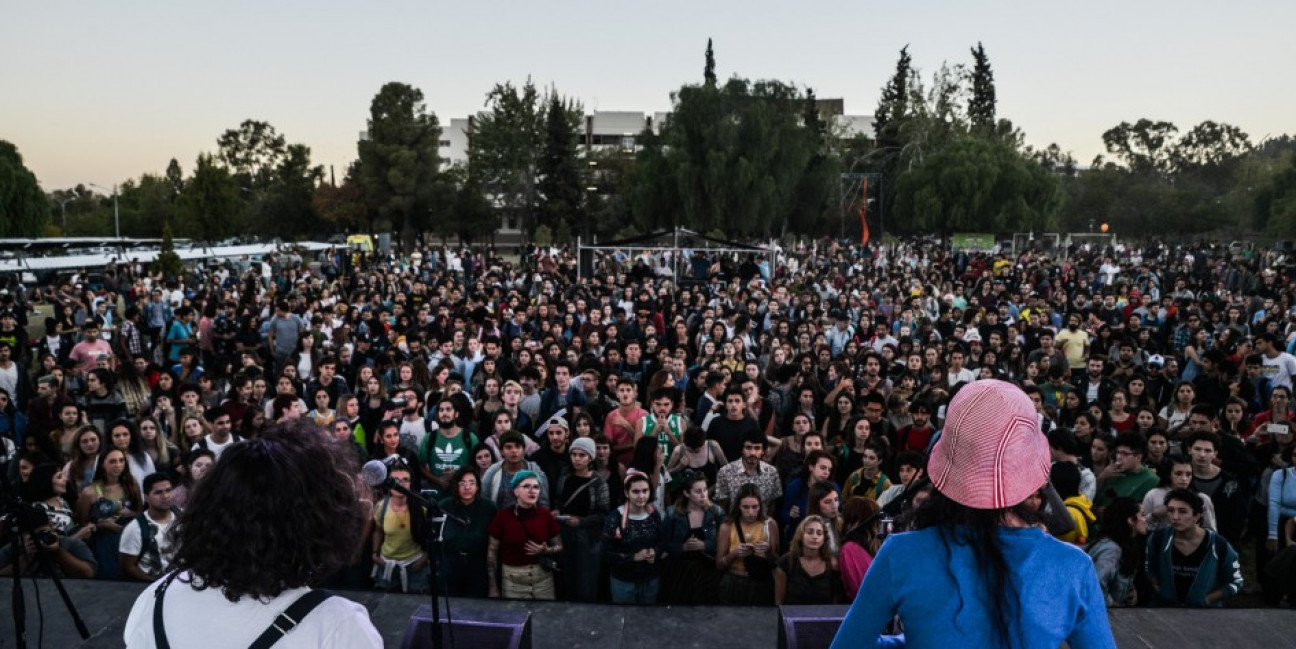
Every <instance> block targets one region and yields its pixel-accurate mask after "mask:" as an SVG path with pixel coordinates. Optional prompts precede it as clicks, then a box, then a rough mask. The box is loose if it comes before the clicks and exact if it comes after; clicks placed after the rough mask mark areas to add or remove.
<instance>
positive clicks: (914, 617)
mask: <svg viewBox="0 0 1296 649" xmlns="http://www.w3.org/2000/svg"><path fill="white" fill-rule="evenodd" d="M999 541H1000V547H1001V548H1002V550H1003V553H1004V559H1005V560H1006V562H1007V564H1008V565H1009V566H1010V567H1011V574H1012V575H1013V581H1014V582H1015V583H1016V584H1017V596H1016V597H1013V596H1012V595H1011V594H1009V595H1008V597H1007V600H1008V602H1007V607H1008V610H1007V611H1005V612H1004V613H1005V614H1004V616H1003V617H1004V619H1006V620H1007V621H1008V625H1009V626H1008V636H1009V638H1011V639H1013V641H1014V646H1018V647H1056V646H1059V645H1060V644H1062V641H1064V640H1065V641H1066V642H1067V643H1069V644H1070V646H1071V647H1072V648H1073V649H1091V648H1094V647H1100V648H1109V647H1115V646H1116V641H1115V640H1114V639H1113V638H1112V632H1111V626H1110V624H1109V623H1108V621H1107V608H1106V605H1105V602H1104V601H1103V593H1102V588H1100V587H1099V585H1098V576H1097V575H1096V574H1095V573H1094V568H1093V563H1092V562H1091V561H1090V560H1089V557H1088V555H1086V554H1085V553H1084V551H1083V550H1081V549H1079V548H1077V547H1075V546H1073V545H1070V544H1068V543H1063V542H1062V541H1059V540H1057V539H1054V538H1053V537H1051V536H1049V535H1048V533H1047V532H1045V531H1044V530H1042V529H1038V528H1000V529H999ZM990 602H993V599H991V598H989V597H987V593H986V585H985V584H984V582H983V577H982V573H981V570H980V568H979V566H978V564H977V559H976V557H975V554H974V551H973V549H972V548H971V547H970V546H969V545H966V544H964V543H960V542H958V541H957V540H956V539H949V540H948V541H947V540H946V539H945V538H944V537H943V534H942V530H940V529H938V528H928V529H924V530H919V531H917V532H907V533H904V534H896V535H894V536H892V537H890V538H888V539H887V540H886V542H885V543H883V544H882V549H881V550H880V551H878V555H877V557H876V558H875V559H874V560H873V565H872V566H871V567H869V571H868V574H867V575H865V577H864V583H863V584H861V585H860V591H859V596H858V597H856V598H855V603H854V604H852V605H851V607H850V610H849V611H848V612H847V613H846V619H845V620H843V621H842V625H841V628H840V629H839V630H838V631H837V637H836V638H834V639H833V644H832V649H854V648H855V647H873V646H875V645H877V643H878V639H879V637H880V636H881V635H882V633H883V632H884V631H885V630H886V627H887V625H888V624H889V623H890V622H891V619H892V617H894V616H896V615H899V616H900V619H901V621H902V622H904V627H905V641H906V644H905V646H906V647H911V648H912V647H919V648H921V647H932V648H937V649H948V648H949V647H1000V646H1003V644H1002V643H1001V642H1000V641H999V638H998V634H997V632H996V631H995V626H994V623H993V621H992V620H993V618H992V617H991V615H992V614H993V611H992V610H991V609H990V606H989V603H990Z"/></svg>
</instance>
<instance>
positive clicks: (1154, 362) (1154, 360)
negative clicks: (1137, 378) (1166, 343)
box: [1147, 354, 1165, 367]
mask: <svg viewBox="0 0 1296 649" xmlns="http://www.w3.org/2000/svg"><path fill="white" fill-rule="evenodd" d="M1147 364H1148V366H1152V367H1165V358H1162V356H1161V355H1160V354H1153V355H1151V356H1149V357H1148V359H1147Z"/></svg>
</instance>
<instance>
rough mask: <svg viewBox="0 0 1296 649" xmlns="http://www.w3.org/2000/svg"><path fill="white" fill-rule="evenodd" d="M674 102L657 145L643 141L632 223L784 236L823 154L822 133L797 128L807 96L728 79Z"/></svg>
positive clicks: (692, 89)
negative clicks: (781, 233) (813, 166)
mask: <svg viewBox="0 0 1296 649" xmlns="http://www.w3.org/2000/svg"><path fill="white" fill-rule="evenodd" d="M673 99H674V111H673V113H672V114H671V117H670V119H669V120H668V121H667V122H666V124H665V126H663V128H662V131H661V138H660V142H659V141H657V139H655V138H652V137H651V136H648V134H645V137H642V138H641V141H640V143H641V144H642V145H643V149H642V150H641V152H640V155H639V160H638V164H637V167H636V170H635V182H637V183H641V184H642V185H643V186H642V187H641V188H640V189H639V191H638V192H637V193H636V194H637V200H636V201H635V204H634V211H635V219H636V221H637V223H638V224H639V225H640V226H641V227H642V228H643V229H651V228H658V227H668V226H672V225H676V224H679V225H688V226H689V227H691V228H694V229H697V230H699V231H704V232H705V231H710V230H713V229H717V228H719V229H722V230H724V231H725V232H729V233H731V234H735V235H736V234H765V235H768V234H771V233H774V232H776V231H778V230H781V229H782V228H784V227H785V226H786V225H787V223H788V220H789V219H790V218H791V215H792V214H793V213H794V212H796V206H797V203H798V201H799V200H809V199H804V197H799V195H798V188H799V187H802V186H803V183H804V178H803V177H804V175H805V174H806V173H807V170H808V168H809V167H810V163H811V161H812V159H813V158H814V157H815V156H816V155H817V154H818V153H819V152H820V151H821V150H822V147H821V145H820V141H819V135H820V134H819V133H817V132H816V131H815V127H814V126H813V125H812V126H811V127H807V126H806V124H805V123H804V116H805V111H804V106H805V103H804V102H805V98H804V96H803V95H802V94H801V93H800V92H799V91H798V90H797V89H796V88H794V87H793V86H790V85H787V84H784V83H781V82H778V81H756V82H750V81H747V80H745V79H740V78H737V77H735V78H733V79H730V80H729V82H727V83H726V84H725V85H724V86H723V87H720V88H717V87H714V86H710V85H706V84H703V85H700V86H684V87H682V88H680V90H679V91H678V92H676V93H675V94H674V95H673ZM821 173H822V170H821ZM812 186H814V187H817V188H818V189H819V190H821V191H825V192H826V191H828V188H829V187H830V186H831V185H830V183H829V182H827V181H825V182H823V183H812ZM811 202H813V203H818V204H823V201H818V200H814V201H811Z"/></svg>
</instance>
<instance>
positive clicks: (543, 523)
mask: <svg viewBox="0 0 1296 649" xmlns="http://www.w3.org/2000/svg"><path fill="white" fill-rule="evenodd" d="M518 512H520V513H521V516H519V515H518ZM486 532H487V533H488V534H490V535H491V538H496V539H499V541H500V563H503V564H504V565H506V566H530V565H534V564H535V562H536V556H535V555H530V554H527V553H526V542H527V541H535V542H536V543H539V544H541V545H543V544H545V543H548V542H549V540H550V539H552V538H553V537H555V536H558V533H559V528H558V520H557V519H555V518H554V517H553V512H550V511H549V510H548V509H546V508H544V507H536V508H535V509H518V508H517V507H508V508H506V509H501V510H499V511H498V512H496V513H495V518H493V519H491V522H490V526H489V527H487V528H486Z"/></svg>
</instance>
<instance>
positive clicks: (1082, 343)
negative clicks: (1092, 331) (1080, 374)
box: [1053, 328, 1089, 370]
mask: <svg viewBox="0 0 1296 649" xmlns="http://www.w3.org/2000/svg"><path fill="white" fill-rule="evenodd" d="M1053 340H1055V341H1057V346H1058V348H1060V349H1061V350H1062V351H1063V352H1065V353H1066V357H1067V364H1068V365H1070V366H1071V369H1073V370H1075V369H1083V368H1084V366H1085V363H1086V362H1087V361H1088V359H1089V355H1088V354H1086V353H1085V352H1086V351H1087V349H1086V348H1088V347H1089V334H1087V333H1085V331H1084V330H1083V329H1077V330H1075V331H1071V330H1070V329H1068V328H1063V329H1062V331H1059V332H1058V333H1057V335H1056V336H1054V337H1053Z"/></svg>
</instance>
